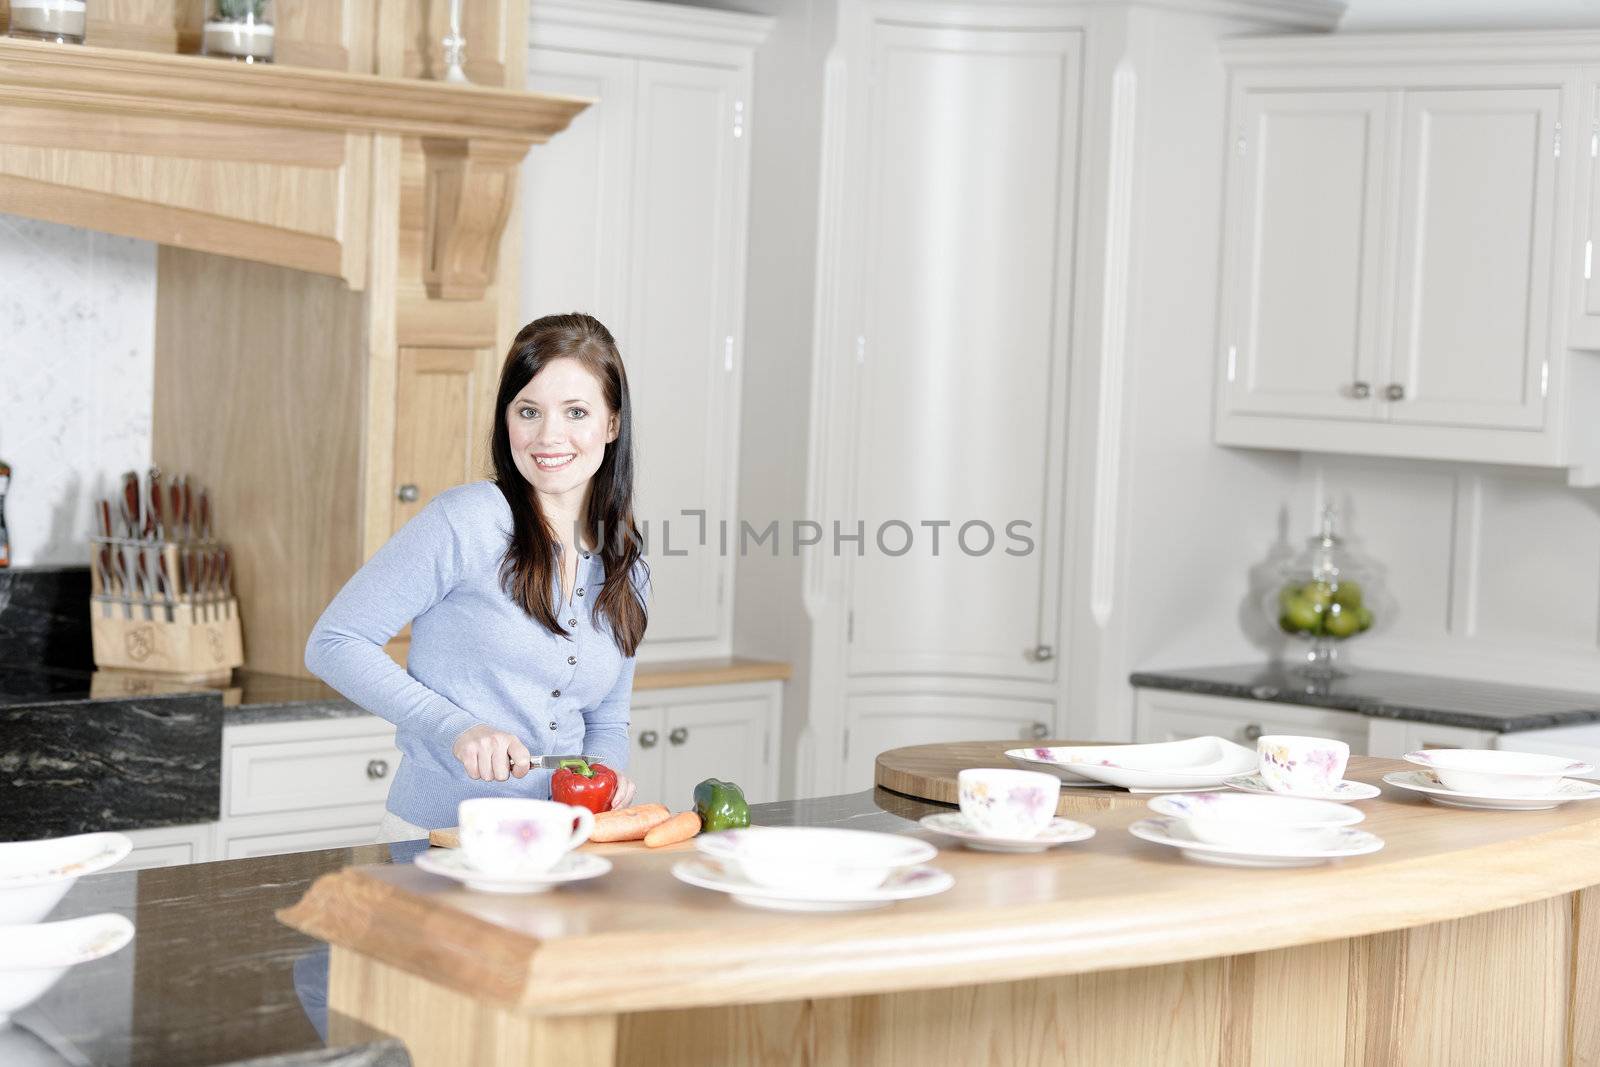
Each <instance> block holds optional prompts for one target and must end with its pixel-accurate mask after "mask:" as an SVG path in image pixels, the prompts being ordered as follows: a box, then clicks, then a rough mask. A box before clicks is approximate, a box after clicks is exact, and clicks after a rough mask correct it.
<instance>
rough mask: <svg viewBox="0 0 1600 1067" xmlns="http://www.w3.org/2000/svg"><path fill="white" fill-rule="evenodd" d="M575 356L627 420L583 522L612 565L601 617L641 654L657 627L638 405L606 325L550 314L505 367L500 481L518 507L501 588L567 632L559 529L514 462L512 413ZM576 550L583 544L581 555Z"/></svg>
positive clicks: (498, 440) (599, 603)
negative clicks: (648, 627)
mask: <svg viewBox="0 0 1600 1067" xmlns="http://www.w3.org/2000/svg"><path fill="white" fill-rule="evenodd" d="M557 359H575V360H577V361H578V362H579V363H581V364H582V365H583V366H584V367H585V368H587V369H588V371H589V373H591V374H593V375H594V376H595V379H596V380H597V381H599V382H600V385H601V388H602V389H603V390H604V392H605V398H606V406H607V407H609V408H610V409H611V410H612V411H613V412H615V413H616V415H617V423H618V430H617V438H616V440H615V441H612V442H611V443H610V444H608V445H606V452H605V457H604V458H603V459H601V461H600V468H599V469H598V470H596V471H595V473H594V477H593V478H592V479H590V481H589V492H588V500H587V503H586V504H585V507H584V514H583V516H582V520H581V521H582V523H583V532H584V534H585V535H586V536H587V537H588V538H589V540H591V541H593V542H594V543H595V544H596V545H597V546H599V548H598V551H599V552H600V559H601V561H602V562H603V563H604V564H605V570H606V578H605V586H604V587H603V588H602V589H601V590H600V595H599V597H597V598H596V599H595V605H594V609H595V612H596V613H597V614H598V615H600V616H601V617H602V618H604V619H605V620H606V621H607V622H608V623H610V625H611V634H612V637H613V638H614V639H615V640H616V642H617V648H618V649H620V650H621V651H622V654H623V655H624V656H631V655H633V654H634V651H635V650H636V649H637V648H638V647H639V641H640V640H641V639H642V638H643V637H644V629H645V624H646V622H647V621H648V620H647V617H646V612H645V606H644V602H643V600H642V599H641V595H640V593H638V592H636V591H635V588H634V585H633V582H632V581H631V580H630V579H631V577H632V574H633V568H634V564H636V563H638V564H640V565H641V566H643V567H644V568H645V573H646V574H648V573H649V571H648V564H644V563H643V561H642V560H641V559H640V551H639V546H640V545H641V544H642V543H643V542H642V541H641V540H640V537H639V528H638V527H637V526H636V525H634V521H633V408H632V405H631V404H630V402H629V400H628V375H627V372H626V371H624V370H623V368H622V356H621V354H619V353H618V352H617V342H616V340H615V339H613V338H612V336H611V331H610V330H608V329H606V328H605V327H604V326H603V325H601V324H600V322H599V320H598V319H595V318H593V317H592V316H589V315H584V314H581V313H577V312H574V313H572V314H570V315H546V316H545V317H544V318H542V319H535V320H534V321H533V322H530V323H528V325H526V326H524V327H523V328H522V329H521V331H519V332H518V334H517V337H516V340H514V341H512V342H511V350H510V351H509V352H508V353H506V362H505V365H504V366H503V367H502V368H501V370H500V391H499V394H498V396H497V398H496V401H495V408H494V444H493V447H492V448H491V453H492V454H493V456H494V480H495V484H496V485H497V486H499V488H500V492H501V494H502V495H504V496H505V498H506V503H507V504H509V505H511V521H512V528H511V543H510V544H509V545H508V546H507V547H506V554H505V557H504V558H503V559H502V560H501V561H500V583H501V585H502V586H503V587H504V588H505V591H506V594H507V595H508V596H510V597H511V598H512V599H513V600H515V601H516V602H517V603H518V604H520V605H522V610H524V611H526V612H527V613H528V615H529V616H531V617H532V618H535V619H538V620H539V621H540V622H541V623H543V624H544V626H545V628H546V629H548V630H549V631H550V632H551V633H557V634H561V635H562V636H566V635H567V631H566V629H565V628H564V627H562V625H561V620H560V619H559V618H558V617H557V614H556V608H557V606H558V605H557V604H556V602H555V596H554V594H553V593H552V590H551V585H552V583H553V579H554V576H555V562H556V542H557V538H556V537H555V531H552V530H551V529H550V528H549V525H548V524H547V523H546V521H545V518H544V515H543V513H542V511H541V510H540V508H539V498H538V494H537V493H535V492H534V491H533V487H532V486H531V485H529V484H528V482H527V480H526V479H524V478H523V477H522V474H521V473H520V472H519V471H518V470H517V467H516V464H515V463H514V462H513V461H512V458H511V435H510V432H509V431H508V430H507V429H506V410H507V409H508V408H509V407H510V406H511V402H512V401H513V400H515V399H516V398H517V394H518V393H520V392H521V391H522V388H523V386H525V385H527V384H528V383H529V382H530V381H532V380H533V376H534V375H535V374H538V373H539V371H540V370H542V369H543V368H544V367H545V366H546V365H547V364H549V363H550V362H551V361H552V360H557ZM575 549H576V546H574V550H575Z"/></svg>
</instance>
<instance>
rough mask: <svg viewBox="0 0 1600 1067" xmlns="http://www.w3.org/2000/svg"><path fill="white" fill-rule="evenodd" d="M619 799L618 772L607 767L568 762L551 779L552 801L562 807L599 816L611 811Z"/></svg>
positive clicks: (571, 760) (562, 763) (581, 762)
mask: <svg viewBox="0 0 1600 1067" xmlns="http://www.w3.org/2000/svg"><path fill="white" fill-rule="evenodd" d="M616 795H617V772H616V771H614V770H612V769H611V768H610V767H607V766H606V765H605V764H604V763H590V762H589V761H587V760H581V759H569V760H562V761H561V768H560V769H559V770H557V771H556V773H555V774H554V775H552V776H551V778H550V799H552V800H554V801H556V802H557V803H560V804H576V805H577V806H578V807H580V808H588V809H589V810H590V811H592V812H594V813H595V814H596V815H599V814H600V813H601V812H602V811H610V810H611V798H612V797H614V796H616Z"/></svg>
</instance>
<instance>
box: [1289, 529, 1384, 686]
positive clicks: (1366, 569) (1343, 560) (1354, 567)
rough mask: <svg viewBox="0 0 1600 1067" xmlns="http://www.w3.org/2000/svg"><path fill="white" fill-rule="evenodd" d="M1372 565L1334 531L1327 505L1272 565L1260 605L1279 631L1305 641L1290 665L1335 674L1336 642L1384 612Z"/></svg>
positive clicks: (1309, 673)
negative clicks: (1272, 579) (1275, 567)
mask: <svg viewBox="0 0 1600 1067" xmlns="http://www.w3.org/2000/svg"><path fill="white" fill-rule="evenodd" d="M1379 577H1380V575H1379V570H1378V568H1377V567H1376V566H1375V565H1374V564H1372V563H1371V562H1369V561H1368V560H1366V559H1365V558H1363V557H1362V556H1360V555H1358V554H1357V553H1355V552H1353V551H1351V550H1350V549H1349V548H1348V547H1346V546H1345V543H1344V542H1343V541H1342V540H1341V539H1340V538H1339V537H1338V535H1337V534H1335V533H1334V514H1333V509H1332V508H1325V509H1323V512H1322V529H1321V532H1319V533H1318V534H1317V535H1316V536H1315V537H1312V538H1310V539H1308V540H1307V541H1306V547H1305V548H1304V549H1302V550H1301V551H1300V553H1299V554H1298V555H1297V556H1295V557H1294V558H1293V559H1292V560H1290V561H1289V562H1288V563H1286V564H1284V565H1283V567H1281V568H1280V569H1279V571H1278V579H1279V580H1278V581H1277V582H1276V583H1275V584H1274V586H1273V588H1272V589H1271V591H1270V592H1269V593H1268V594H1267V596H1266V599H1265V601H1264V602H1263V604H1262V607H1263V608H1264V609H1265V610H1266V612H1267V614H1268V616H1269V617H1270V618H1271V619H1272V621H1273V623H1274V624H1275V625H1276V626H1277V627H1278V629H1279V630H1281V631H1282V632H1283V633H1286V634H1288V635H1289V636H1291V637H1295V638H1299V639H1301V640H1303V641H1307V642H1309V647H1308V648H1307V649H1306V653H1305V657H1304V661H1303V662H1302V663H1301V664H1300V665H1299V666H1297V667H1295V668H1293V669H1294V670H1295V671H1296V672H1297V673H1300V674H1303V675H1305V676H1307V677H1310V678H1337V677H1340V676H1342V675H1344V674H1345V673H1346V672H1345V671H1343V670H1341V669H1340V667H1339V664H1338V655H1339V652H1338V647H1339V645H1340V644H1341V643H1342V642H1344V641H1348V640H1349V639H1350V638H1352V637H1355V636H1356V635H1357V634H1363V633H1366V632H1367V631H1368V630H1370V629H1372V626H1373V624H1374V623H1375V622H1377V620H1378V617H1379V616H1380V615H1381V614H1384V613H1385V607H1384V605H1383V603H1382V601H1381V596H1382V591H1381V589H1380V588H1379Z"/></svg>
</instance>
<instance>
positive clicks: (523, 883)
mask: <svg viewBox="0 0 1600 1067" xmlns="http://www.w3.org/2000/svg"><path fill="white" fill-rule="evenodd" d="M415 862H416V864H417V866H418V867H421V868H422V869H423V870H425V871H427V872H428V873H429V874H442V875H444V877H446V878H454V879H455V880H456V881H458V882H465V883H466V884H467V888H468V889H476V890H478V891H479V892H480V893H543V892H544V891H545V890H547V889H549V888H550V887H551V886H556V885H561V884H562V883H563V882H582V881H585V880H587V879H590V878H598V877H600V876H601V875H602V874H605V873H606V872H607V871H609V870H610V869H611V861H610V860H608V859H606V858H605V857H604V856H592V855H590V854H589V853H587V852H569V853H567V854H566V855H565V856H562V857H561V859H560V860H559V861H557V863H556V865H555V866H554V867H551V868H550V869H549V870H548V871H541V872H540V873H538V874H514V875H502V874H485V873H484V872H483V871H479V870H475V869H473V867H472V866H471V865H470V864H469V863H467V856H466V853H464V852H462V851H461V850H460V849H455V848H431V849H429V850H428V851H426V852H422V853H418V855H417V858H416V861H415Z"/></svg>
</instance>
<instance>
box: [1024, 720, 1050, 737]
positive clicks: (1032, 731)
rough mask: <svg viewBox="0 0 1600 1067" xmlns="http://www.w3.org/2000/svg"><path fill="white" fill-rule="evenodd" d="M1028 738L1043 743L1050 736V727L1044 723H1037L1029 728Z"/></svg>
mask: <svg viewBox="0 0 1600 1067" xmlns="http://www.w3.org/2000/svg"><path fill="white" fill-rule="evenodd" d="M1028 736H1029V737H1031V738H1033V739H1034V740H1035V741H1043V740H1044V739H1045V738H1046V737H1049V736H1050V727H1048V726H1046V725H1045V724H1044V723H1042V722H1036V723H1034V724H1033V725H1032V726H1030V727H1028Z"/></svg>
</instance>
